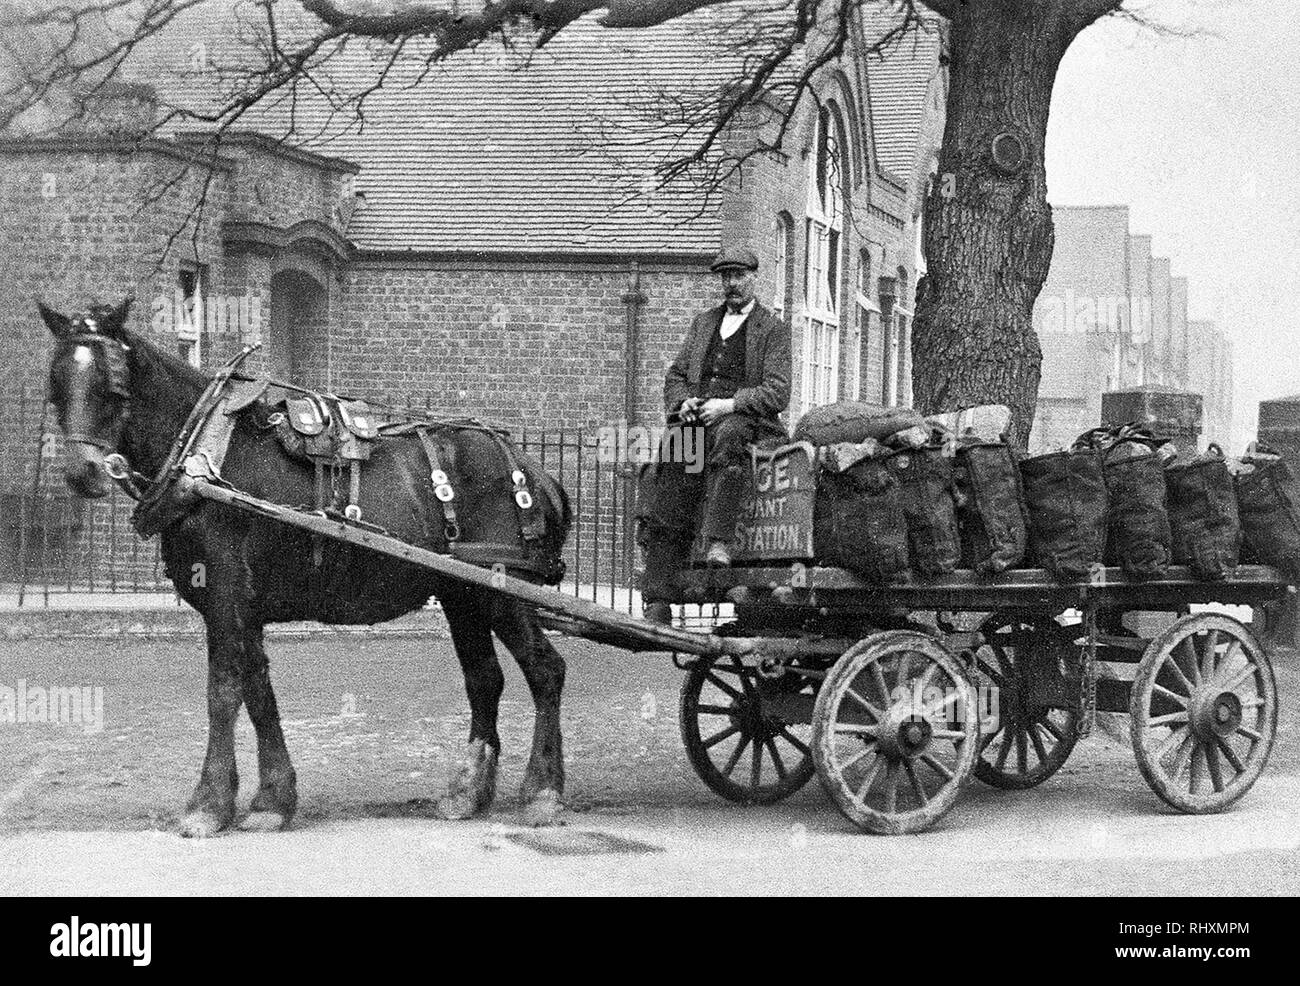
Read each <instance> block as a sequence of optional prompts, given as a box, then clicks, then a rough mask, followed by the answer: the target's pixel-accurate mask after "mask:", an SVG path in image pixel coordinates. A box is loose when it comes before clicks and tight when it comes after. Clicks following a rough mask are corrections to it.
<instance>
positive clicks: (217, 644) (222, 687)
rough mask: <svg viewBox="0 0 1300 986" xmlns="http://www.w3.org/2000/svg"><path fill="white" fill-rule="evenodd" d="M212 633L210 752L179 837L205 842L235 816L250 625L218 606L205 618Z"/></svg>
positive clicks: (228, 608)
mask: <svg viewBox="0 0 1300 986" xmlns="http://www.w3.org/2000/svg"><path fill="white" fill-rule="evenodd" d="M205 623H206V624H207V631H208V752H207V755H206V756H205V757H204V759H203V769H202V771H201V772H200V774H199V783H198V786H197V787H196V788H195V789H194V795H193V796H192V797H191V798H190V800H189V804H188V805H186V808H185V817H184V818H183V819H182V820H181V824H180V833H181V835H183V836H185V837H186V838H206V837H207V836H211V835H216V834H217V833H218V832H220V831H221V830H222V829H224V828H226V827H227V826H229V825H230V823H231V821H232V820H233V819H234V817H235V793H236V791H238V789H239V775H238V773H237V772H236V770H235V719H236V717H237V716H238V715H239V706H240V704H241V703H242V702H243V689H242V687H241V684H242V683H241V676H240V665H241V663H242V661H241V658H242V655H243V653H244V651H245V650H246V648H247V647H248V641H249V636H250V634H249V626H248V624H247V623H246V622H245V621H243V620H242V619H240V617H239V613H238V611H237V609H236V608H235V607H233V606H231V605H228V604H218V605H215V606H213V607H212V608H211V609H210V610H209V611H208V613H207V615H206V616H205Z"/></svg>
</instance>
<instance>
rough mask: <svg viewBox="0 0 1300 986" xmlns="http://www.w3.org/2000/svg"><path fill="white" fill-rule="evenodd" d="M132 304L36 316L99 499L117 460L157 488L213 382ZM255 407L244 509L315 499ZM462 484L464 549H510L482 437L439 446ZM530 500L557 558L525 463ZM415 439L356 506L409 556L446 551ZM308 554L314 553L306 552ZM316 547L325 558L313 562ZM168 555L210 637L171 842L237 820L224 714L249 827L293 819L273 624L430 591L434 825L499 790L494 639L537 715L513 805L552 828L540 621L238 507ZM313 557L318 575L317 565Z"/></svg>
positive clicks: (237, 461)
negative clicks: (142, 327) (441, 665)
mask: <svg viewBox="0 0 1300 986" xmlns="http://www.w3.org/2000/svg"><path fill="white" fill-rule="evenodd" d="M130 304H131V300H130V299H129V298H128V299H127V300H126V301H124V302H122V304H120V305H119V306H117V307H116V308H107V307H100V308H96V309H93V310H92V311H91V313H90V315H86V316H75V317H74V318H71V319H69V318H67V317H65V316H63V315H60V314H58V313H56V312H53V311H51V310H50V309H48V308H46V307H45V306H44V305H41V306H40V310H41V315H42V317H43V318H44V320H45V323H46V325H47V326H49V329H50V331H51V332H53V333H54V338H55V347H54V352H53V355H52V358H51V362H50V379H49V384H50V398H51V400H52V402H53V404H54V406H55V408H56V410H57V412H58V418H59V424H60V425H61V426H62V428H63V430H64V433H65V435H66V436H67V441H68V446H69V456H68V466H67V471H66V476H65V478H66V480H67V483H68V485H69V486H70V487H71V488H72V490H73V492H74V493H76V494H78V495H80V496H83V497H102V496H104V495H106V494H107V493H108V491H109V488H110V486H109V478H108V476H107V474H106V472H105V466H104V460H105V456H106V455H107V454H108V453H110V452H113V451H117V452H120V453H121V454H122V455H124V456H125V457H126V459H127V461H128V462H129V463H130V464H131V466H132V468H133V469H134V470H136V471H137V472H139V473H142V474H143V475H145V476H150V477H152V476H153V475H155V473H156V472H157V471H158V470H159V469H160V467H161V466H162V465H163V463H164V461H165V460H166V458H167V455H168V453H169V451H170V449H171V446H172V443H173V440H174V439H175V438H176V436H177V434H178V432H180V431H181V429H182V428H183V427H184V425H185V422H186V419H187V417H188V416H189V414H190V412H191V410H192V409H193V408H194V406H195V404H196V402H198V401H199V399H200V397H201V395H202V394H203V392H204V389H205V388H206V387H207V385H208V383H209V377H208V376H206V375H205V374H204V373H202V372H201V371H199V370H196V369H194V368H193V367H191V366H190V365H189V364H187V363H185V362H184V361H182V360H179V359H177V358H175V357H173V356H171V355H168V354H166V353H164V352H162V351H161V350H160V349H158V348H157V347H155V346H154V345H152V344H151V343H150V342H148V341H147V340H145V339H143V338H141V337H140V336H139V335H137V334H135V333H133V332H131V331H129V330H127V328H126V327H125V321H126V315H127V311H128V309H129V307H130ZM271 413H272V409H271V408H270V407H269V406H268V405H267V404H266V403H264V402H258V403H257V404H254V405H253V406H251V407H249V408H248V409H247V410H245V411H242V412H240V413H239V415H238V416H237V425H236V428H235V430H234V434H233V437H232V438H231V442H230V446H229V451H228V453H227V455H226V459H225V462H224V464H223V466H222V469H221V473H222V476H223V477H224V479H225V480H226V481H227V482H229V483H230V484H231V485H233V486H234V487H236V488H238V489H241V490H244V491H245V492H248V493H251V494H253V495H254V496H258V497H262V498H264V499H267V500H272V501H275V502H277V503H283V504H288V505H298V504H308V503H311V502H313V494H314V475H313V472H312V469H311V467H310V466H309V465H307V464H305V463H302V462H300V461H298V460H297V459H293V458H290V457H289V456H288V455H287V454H286V453H285V452H284V450H283V449H282V447H281V445H280V443H279V441H278V440H277V438H276V437H275V433H274V427H273V426H270V425H268V419H269V416H270V414H271ZM439 437H440V440H441V442H442V443H443V447H444V448H445V449H447V451H448V453H449V455H448V458H447V465H448V467H449V468H450V469H451V470H452V471H453V472H454V474H455V475H456V476H457V477H458V486H457V489H456V496H457V501H456V502H457V504H458V505H459V506H458V511H457V517H458V520H459V521H460V524H461V528H462V537H463V538H464V539H465V540H466V541H467V542H470V543H476V542H485V543H492V544H512V543H513V544H518V543H519V522H518V516H517V514H516V512H515V503H514V499H513V496H512V493H513V488H512V486H511V480H510V477H509V475H508V474H507V475H503V470H502V468H501V463H502V455H501V449H500V447H499V446H498V445H496V440H495V439H494V438H493V437H492V436H491V435H490V434H488V433H487V432H485V431H482V430H475V429H457V428H452V427H449V428H447V429H445V430H444V431H442V432H441V433H440V436H439ZM520 461H521V462H522V463H524V464H525V465H526V470H527V472H528V474H529V479H530V483H531V484H532V487H533V489H534V491H536V492H537V493H538V495H539V496H540V498H541V502H542V507H543V516H544V518H545V530H546V533H545V536H544V538H543V542H544V543H545V544H546V545H547V547H548V548H550V549H552V550H554V551H555V552H557V553H558V551H559V550H560V548H561V547H562V546H563V543H564V539H565V537H566V536H567V534H568V528H569V523H570V519H571V517H570V512H569V504H568V498H567V496H566V495H565V493H564V490H563V488H562V487H561V486H560V485H559V484H558V483H557V482H556V481H555V480H553V479H551V478H550V477H549V476H546V474H545V473H543V472H542V471H541V470H540V469H537V468H536V467H535V466H534V465H533V463H531V462H530V461H529V460H527V458H526V457H523V456H520ZM429 472H430V469H429V463H428V460H427V458H426V456H425V452H424V450H423V448H422V446H421V444H420V440H419V438H418V436H416V435H413V434H406V435H395V436H389V437H384V438H381V439H380V440H379V441H378V442H377V447H376V448H375V450H374V452H373V455H372V457H371V459H370V460H369V461H368V462H367V463H366V464H365V468H364V471H363V473H362V485H361V497H360V501H359V502H360V503H361V505H363V507H364V510H365V518H366V520H367V521H368V522H370V523H373V524H377V525H379V526H380V527H383V528H384V529H386V530H387V531H388V532H389V533H390V534H392V535H393V536H395V537H398V538H401V539H403V540H405V541H408V542H410V543H412V544H417V545H420V546H423V547H427V548H430V549H432V550H435V551H441V552H445V551H447V550H448V543H447V541H446V539H445V536H444V534H443V533H442V532H443V513H442V509H441V505H440V504H439V502H438V500H437V499H436V498H435V497H434V491H433V487H432V484H431V483H430V481H429ZM314 552H318V553H317V554H316V555H315V557H314ZM319 552H323V555H322V554H320V553H319ZM162 556H163V560H164V562H165V565H166V571H167V575H168V577H169V578H170V579H171V580H172V582H173V583H174V584H175V586H176V591H177V592H178V593H179V594H180V595H181V597H182V598H183V599H185V601H186V602H188V603H189V604H190V605H191V606H193V607H194V608H195V609H196V610H197V611H198V612H199V613H200V614H201V615H202V617H203V620H204V622H205V624H206V626H207V639H208V750H207V756H206V757H205V759H204V761H203V769H202V772H201V773H200V775H199V781H198V786H197V787H196V788H195V791H194V795H193V797H192V798H190V800H189V804H188V806H187V808H186V812H185V816H184V818H183V820H182V821H181V824H180V831H181V833H182V834H183V835H187V836H206V835H211V834H214V833H216V832H219V831H221V830H222V829H225V828H227V827H228V826H230V825H231V824H232V823H234V822H235V821H236V808H235V794H236V788H237V785H238V778H237V776H236V773H235V719H236V717H237V716H238V714H239V707H240V706H241V705H243V706H245V707H246V708H247V709H248V715H249V718H250V719H252V722H253V726H254V728H255V730H256V733H257V754H258V773H259V775H260V776H259V784H258V789H257V794H256V795H255V796H254V797H253V800H252V803H251V805H250V808H249V813H248V814H247V815H246V816H245V817H244V818H243V819H241V820H240V821H239V825H240V827H242V828H251V829H261V830H266V829H279V828H283V827H285V826H287V825H288V824H289V823H290V821H291V820H292V818H293V815H294V811H295V809H296V807H297V803H298V792H297V782H296V778H295V775H294V769H293V764H292V763H291V762H290V759H289V752H288V750H287V749H286V747H285V742H284V733H283V732H282V730H281V728H280V715H279V711H278V710H277V708H276V700H275V693H274V691H273V690H272V688H271V678H270V669H269V666H268V663H267V657H266V651H265V650H264V648H263V643H262V631H263V628H264V627H265V626H266V624H268V623H277V622H283V621H287V620H319V621H321V622H325V623H336V624H361V623H365V624H369V623H377V622H381V621H383V620H390V619H393V618H394V617H397V616H400V615H402V614H403V613H409V612H411V611H413V610H417V609H419V608H420V607H422V606H424V605H425V604H426V603H427V602H428V600H429V599H430V597H432V596H436V597H437V598H438V600H439V601H440V602H441V604H442V609H443V612H444V613H445V614H446V618H447V623H448V625H449V627H450V630H451V638H452V642H453V644H454V646H455V649H456V656H457V657H458V658H459V660H460V665H461V670H462V671H463V672H464V676H465V689H466V691H467V692H468V693H469V704H470V709H471V721H470V732H469V746H468V749H467V753H466V758H465V760H464V762H463V764H461V765H460V766H459V767H458V769H457V771H456V772H455V775H454V776H453V778H452V781H451V786H450V790H449V791H448V793H447V794H446V795H445V796H444V797H442V798H441V799H439V800H438V802H437V808H438V812H439V814H440V815H441V816H442V817H446V818H466V817H469V816H470V815H473V814H475V813H477V812H482V811H485V810H486V809H487V808H488V807H489V805H490V804H491V802H492V799H493V795H494V793H495V786H496V767H497V756H498V753H499V751H500V745H501V741H500V738H499V736H498V735H497V709H498V705H499V702H500V698H501V691H502V688H503V684H504V679H503V675H502V672H501V667H500V665H499V664H498V663H497V656H496V651H495V648H494V646H493V643H492V636H491V635H492V633H494V632H495V633H496V635H497V636H498V637H499V638H500V639H501V641H502V642H503V643H504V644H505V645H506V647H507V648H509V650H510V652H511V653H512V654H513V655H514V657H515V659H516V660H517V661H518V662H519V666H520V667H521V668H522V669H523V673H524V677H525V678H526V679H527V682H528V687H529V689H530V690H531V692H532V695H533V702H534V704H535V706H536V720H535V726H534V733H533V748H532V753H531V755H530V757H529V760H528V767H527V772H526V773H525V776H524V781H523V788H522V799H523V803H524V806H525V808H524V817H525V820H526V821H527V822H528V823H529V824H536V825H541V824H550V823H552V822H554V821H556V819H557V815H558V813H559V810H560V797H561V795H562V793H563V790H564V762H563V754H562V751H561V742H560V693H561V691H562V689H563V686H564V661H563V659H562V658H561V657H560V655H559V654H558V653H557V652H556V650H555V648H554V647H552V646H551V643H550V641H548V640H547V639H546V637H545V635H544V634H543V633H542V631H541V628H540V627H539V625H538V623H537V620H536V617H535V614H534V613H533V611H531V610H530V609H528V608H527V607H525V606H524V605H523V604H521V603H519V602H518V601H516V600H513V599H510V598H507V597H505V596H502V595H500V594H498V593H495V592H490V591H484V590H482V589H476V588H474V587H472V586H469V585H467V584H465V583H461V582H456V581H453V580H450V579H448V578H446V577H445V576H439V575H436V574H434V573H432V572H429V571H427V570H425V569H422V568H419V567H416V566H413V565H410V564H408V563H405V562H402V561H398V560H395V559H390V558H387V557H384V556H381V555H379V554H376V553H373V552H369V551H365V550H364V549H359V548H354V547H353V546H351V545H347V544H343V543H341V542H334V541H326V542H325V544H324V545H323V546H321V545H318V544H314V543H313V540H312V537H311V535H309V534H306V533H304V532H302V531H299V530H296V529H293V528H289V527H285V526H283V525H277V524H276V523H275V522H274V521H270V520H266V519H263V518H260V517H257V516H253V515H250V514H246V513H243V512H241V511H238V510H236V509H234V508H231V507H228V506H225V505H221V504H216V503H212V502H211V501H201V502H200V503H199V504H198V506H197V507H196V508H195V509H193V510H192V511H191V512H190V513H189V514H188V515H186V516H184V517H183V518H182V519H181V520H179V521H178V522H176V523H174V524H173V525H172V526H170V527H168V528H167V529H166V530H165V531H164V532H163V533H162ZM317 562H320V563H319V564H317Z"/></svg>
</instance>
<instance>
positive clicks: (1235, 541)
mask: <svg viewBox="0 0 1300 986" xmlns="http://www.w3.org/2000/svg"><path fill="white" fill-rule="evenodd" d="M1165 492H1166V494H1167V496H1168V501H1169V527H1170V530H1171V532H1172V533H1173V553H1174V562H1175V563H1176V564H1179V565H1188V566H1190V567H1191V569H1192V575H1193V576H1194V577H1195V578H1198V579H1205V580H1207V581H1211V582H1219V581H1223V580H1224V579H1227V578H1229V577H1230V576H1231V575H1232V573H1233V572H1234V571H1236V568H1237V560H1238V556H1239V553H1240V551H1241V521H1240V519H1239V516H1238V514H1237V493H1236V490H1235V488H1234V485H1233V481H1232V473H1231V472H1229V471H1228V462H1227V459H1226V458H1224V455H1223V450H1222V449H1221V448H1219V446H1217V445H1211V446H1210V447H1209V450H1208V451H1206V452H1204V453H1202V454H1201V455H1198V456H1196V457H1195V458H1194V459H1190V460H1188V461H1187V462H1177V461H1175V462H1174V463H1173V464H1172V465H1169V466H1166V467H1165Z"/></svg>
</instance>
